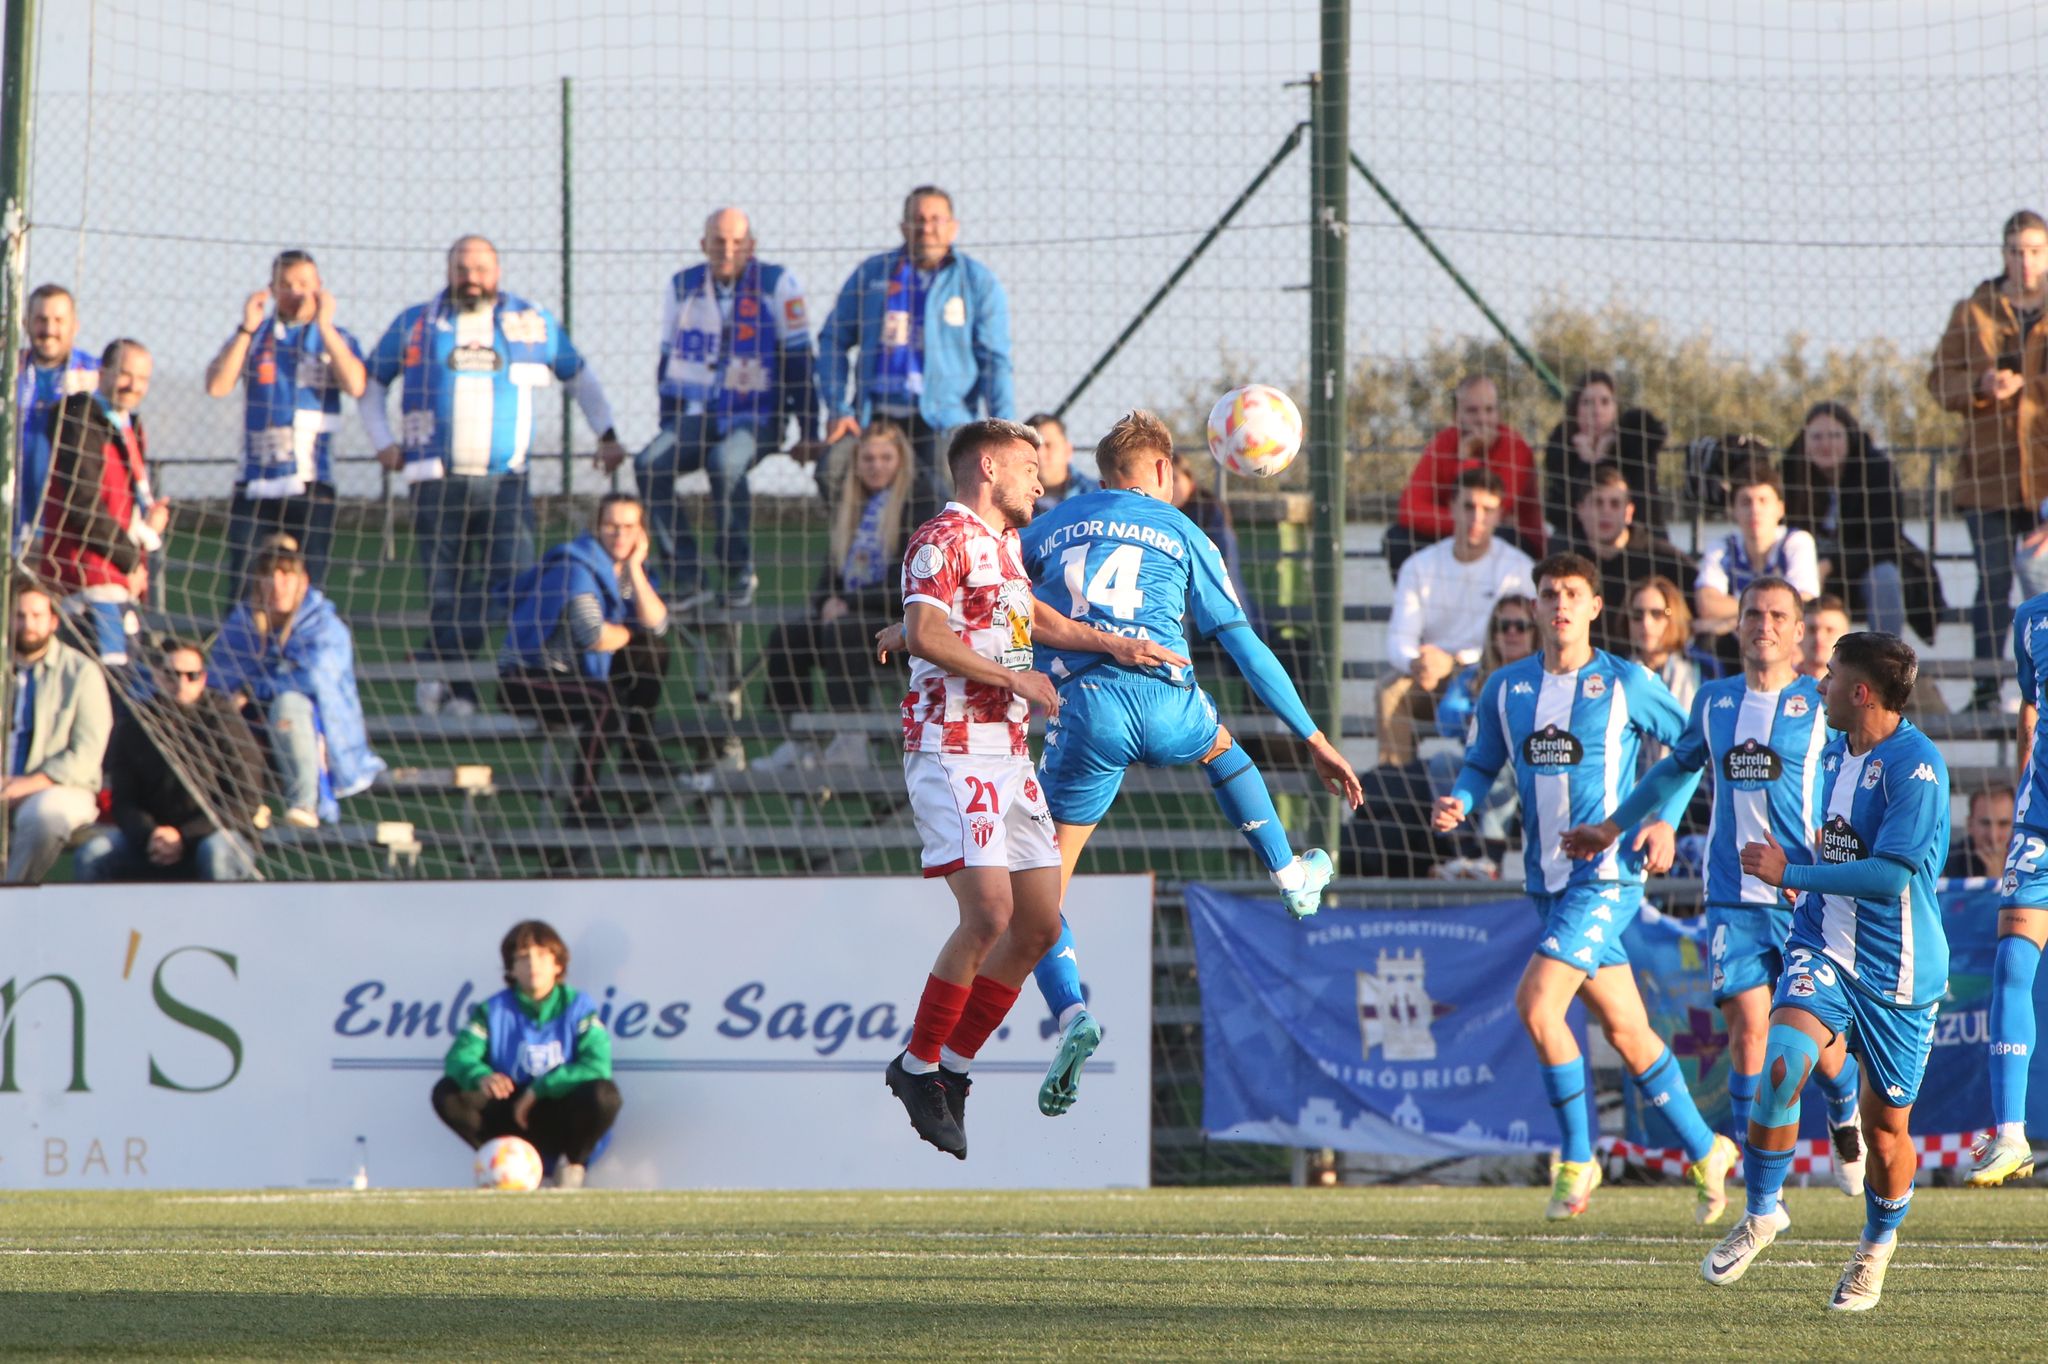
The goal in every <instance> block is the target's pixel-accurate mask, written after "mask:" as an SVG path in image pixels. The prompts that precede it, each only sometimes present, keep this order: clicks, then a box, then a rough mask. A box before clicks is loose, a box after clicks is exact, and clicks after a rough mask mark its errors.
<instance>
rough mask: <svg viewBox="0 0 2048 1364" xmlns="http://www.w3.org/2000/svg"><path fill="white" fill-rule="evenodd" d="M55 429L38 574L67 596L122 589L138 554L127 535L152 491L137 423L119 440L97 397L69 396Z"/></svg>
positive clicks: (139, 550)
mask: <svg viewBox="0 0 2048 1364" xmlns="http://www.w3.org/2000/svg"><path fill="white" fill-rule="evenodd" d="M53 424H54V430H53V432H52V436H51V441H50V483H49V491H48V492H47V493H46V494H44V498H43V547H42V548H43V572H44V574H45V575H47V576H48V578H49V579H50V581H51V582H52V583H53V584H55V585H56V586H57V587H59V588H61V589H62V590H64V591H66V592H78V591H82V590H83V589H85V588H88V587H106V586H126V585H127V582H128V574H129V573H130V572H132V571H133V570H134V568H135V566H136V565H137V564H139V563H141V562H142V556H143V550H142V546H141V545H140V544H139V543H137V541H136V539H135V537H134V536H133V535H132V534H130V531H129V528H130V527H131V526H132V525H134V524H135V523H136V522H138V521H139V520H140V519H141V515H140V508H141V498H142V496H145V495H146V493H145V492H144V490H145V489H147V488H148V486H149V474H148V465H147V464H146V463H145V460H146V451H147V444H146V442H145V439H144V437H143V433H142V419H141V418H140V417H135V418H132V419H131V420H130V422H129V427H128V432H127V435H126V436H125V437H124V435H123V433H122V432H121V430H120V429H119V428H118V427H116V426H115V425H114V423H113V422H112V421H110V420H109V419H108V417H107V414H106V410H105V409H104V408H102V407H101V406H100V404H99V398H98V395H97V394H93V393H74V394H72V395H71V396H70V397H68V398H66V399H65V400H64V401H63V403H62V404H61V405H59V407H58V408H57V412H56V415H55V417H54V418H53Z"/></svg>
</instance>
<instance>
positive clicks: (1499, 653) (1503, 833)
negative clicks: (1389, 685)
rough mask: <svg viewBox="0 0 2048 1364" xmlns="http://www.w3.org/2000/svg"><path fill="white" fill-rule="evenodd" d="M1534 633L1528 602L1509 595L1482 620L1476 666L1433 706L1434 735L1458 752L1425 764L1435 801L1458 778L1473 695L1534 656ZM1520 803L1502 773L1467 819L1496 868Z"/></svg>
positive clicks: (1463, 671)
mask: <svg viewBox="0 0 2048 1364" xmlns="http://www.w3.org/2000/svg"><path fill="white" fill-rule="evenodd" d="M1536 630H1537V626H1536V599H1535V598H1534V597H1530V596H1526V595H1524V594H1521V593H1510V594H1508V595H1506V596H1503V597H1502V598H1500V600H1498V601H1496V602H1495V603H1494V604H1493V610H1492V612H1491V613H1490V614H1489V615H1488V616H1487V620H1486V648H1485V649H1484V650H1483V651H1482V652H1481V653H1480V655H1479V661H1478V662H1477V663H1468V664H1466V665H1465V666H1464V667H1462V668H1460V669H1459V670H1458V672H1457V675H1456V676H1455V677H1453V678H1452V679H1451V685H1450V686H1448V687H1446V688H1444V695H1443V699H1442V700H1440V701H1438V702H1437V707H1436V727H1437V733H1438V734H1439V735H1441V736H1442V737H1443V738H1446V739H1455V740H1457V741H1458V743H1459V744H1460V745H1461V747H1460V749H1459V751H1458V753H1457V755H1455V756H1453V755H1451V754H1448V753H1442V754H1436V755H1434V756H1432V757H1431V758H1430V760H1429V768H1430V781H1431V786H1432V787H1433V788H1434V791H1435V794H1436V795H1439V796H1447V795H1449V794H1450V792H1451V785H1452V783H1454V782H1455V781H1456V780H1457V778H1458V769H1459V768H1460V767H1462V766H1463V765H1464V749H1463V747H1462V745H1465V744H1469V743H1470V742H1471V740H1472V711H1473V709H1474V708H1475V707H1476V706H1477V705H1478V704H1479V689H1480V688H1481V687H1484V686H1485V685H1486V679H1487V678H1488V677H1491V676H1492V675H1493V670H1494V669H1495V668H1498V667H1500V666H1501V664H1503V663H1512V662H1514V661H1515V660H1516V659H1518V658H1527V657H1528V656H1529V655H1530V654H1532V653H1534V652H1536V643H1537V636H1536ZM1521 800H1522V798H1521V792H1520V791H1519V790H1518V789H1517V788H1516V786H1515V776H1514V773H1512V772H1503V773H1501V774H1500V776H1499V777H1498V778H1497V779H1495V781H1494V783H1493V789H1492V790H1491V791H1489V792H1487V795H1486V799H1485V800H1483V801H1481V802H1480V803H1479V808H1478V809H1476V810H1475V811H1473V813H1472V818H1473V820H1474V821H1475V825H1476V827H1477V829H1478V831H1479V836H1480V837H1481V838H1482V839H1483V840H1484V841H1485V844H1486V850H1487V855H1488V856H1490V857H1492V858H1494V859H1495V861H1496V862H1498V860H1499V857H1500V851H1501V849H1503V848H1505V847H1506V846H1507V842H1508V837H1509V834H1510V833H1511V832H1512V831H1514V830H1515V829H1516V828H1517V824H1516V816H1517V813H1518V812H1519V811H1520V809H1521Z"/></svg>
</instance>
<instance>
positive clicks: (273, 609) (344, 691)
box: [208, 535, 384, 829]
mask: <svg viewBox="0 0 2048 1364" xmlns="http://www.w3.org/2000/svg"><path fill="white" fill-rule="evenodd" d="M210 673H211V676H210V677H209V678H208V682H209V684H210V685H212V686H214V687H217V688H219V689H220V690H221V691H223V692H226V693H227V694H228V696H229V698H230V699H231V700H233V701H234V703H235V705H236V707H237V708H238V709H240V710H241V712H242V714H243V715H244V716H245V717H246V718H247V719H248V720H249V723H250V724H251V725H252V726H253V727H254V728H255V729H256V730H257V732H258V733H259V734H261V735H262V736H263V737H264V739H265V741H266V742H267V743H268V744H269V747H270V761H271V764H272V766H274V767H275V768H276V769H277V775H278V780H279V782H280V783H281V784H282V786H283V788H284V801H285V814H284V818H285V823H287V824H290V825H292V826H293V827H295V828H300V829H312V828H316V827H318V826H319V824H320V821H321V820H327V821H329V822H330V823H331V822H332V821H334V820H337V819H339V818H340V817H341V806H340V802H341V801H344V800H347V799H348V798H349V797H350V796H353V795H355V794H357V793H358V792H361V791H367V790H368V789H369V788H370V785H371V783H373V782H375V781H376V780H377V774H378V773H379V772H382V771H383V770H384V760H383V759H382V758H380V757H378V756H377V755H376V754H375V753H373V752H371V751H370V742H369V737H368V734H367V732H366V730H365V728H364V725H363V707H362V702H361V701H360V700H359V699H358V698H357V696H356V662H355V640H354V637H353V636H352V635H350V633H349V628H348V626H347V624H345V623H344V622H343V621H342V619H341V614H340V613H339V612H337V611H336V610H335V609H334V603H333V602H331V601H329V600H328V599H327V596H326V595H325V594H324V593H322V592H321V591H320V589H319V588H317V587H314V586H313V585H312V581H311V580H310V579H309V578H308V577H307V574H306V558H305V555H303V554H301V553H300V552H299V546H298V543H297V542H296V541H295V540H293V539H292V538H291V537H290V536H284V535H280V536H276V537H274V538H273V539H271V540H270V541H268V542H266V543H264V544H262V545H260V546H259V547H258V549H257V554H256V559H255V562H254V564H253V565H252V566H251V569H250V573H249V595H248V596H247V597H245V598H243V600H242V602H241V604H240V605H238V606H236V607H235V609H234V612H233V614H231V615H230V616H229V617H228V620H227V624H225V625H223V626H222V627H221V630H220V637H219V639H217V640H216V641H215V642H214V647H213V659H212V664H211V668H210Z"/></svg>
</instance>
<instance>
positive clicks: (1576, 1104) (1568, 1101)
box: [1543, 1057, 1593, 1160]
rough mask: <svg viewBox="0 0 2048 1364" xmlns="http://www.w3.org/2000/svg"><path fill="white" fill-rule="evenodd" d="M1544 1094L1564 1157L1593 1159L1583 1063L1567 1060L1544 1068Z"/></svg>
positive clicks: (1591, 1126)
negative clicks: (1555, 1125) (1562, 1145)
mask: <svg viewBox="0 0 2048 1364" xmlns="http://www.w3.org/2000/svg"><path fill="white" fill-rule="evenodd" d="M1543 1092H1544V1093H1545V1094H1546V1095H1548V1096H1549V1097H1550V1107H1551V1109H1552V1110H1553V1111H1554V1112H1555V1113H1556V1114H1557V1127H1558V1131H1560V1132H1562V1133H1563V1134H1564V1150H1563V1158H1564V1159H1566V1160H1591V1159H1592V1158H1593V1124H1592V1122H1591V1120H1590V1119H1588V1118H1587V1116H1586V1061H1585V1058H1584V1057H1573V1058H1572V1059H1571V1060H1569V1061H1564V1062H1561V1063H1560V1064H1558V1065H1554V1066H1545V1067H1544V1068H1543Z"/></svg>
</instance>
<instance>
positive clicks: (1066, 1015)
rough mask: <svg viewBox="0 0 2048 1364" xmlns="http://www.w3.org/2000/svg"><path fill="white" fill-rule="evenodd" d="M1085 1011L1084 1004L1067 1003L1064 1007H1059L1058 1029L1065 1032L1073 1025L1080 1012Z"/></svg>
mask: <svg viewBox="0 0 2048 1364" xmlns="http://www.w3.org/2000/svg"><path fill="white" fill-rule="evenodd" d="M1086 1012H1088V1006H1087V1005H1086V1004H1069V1005H1068V1006H1067V1007H1066V1008H1064V1009H1061V1010H1060V1031H1061V1032H1065V1031H1066V1030H1067V1029H1068V1028H1071V1027H1073V1026H1074V1020H1075V1019H1077V1018H1079V1017H1080V1016H1081V1015H1082V1014H1084V1013H1086Z"/></svg>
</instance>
